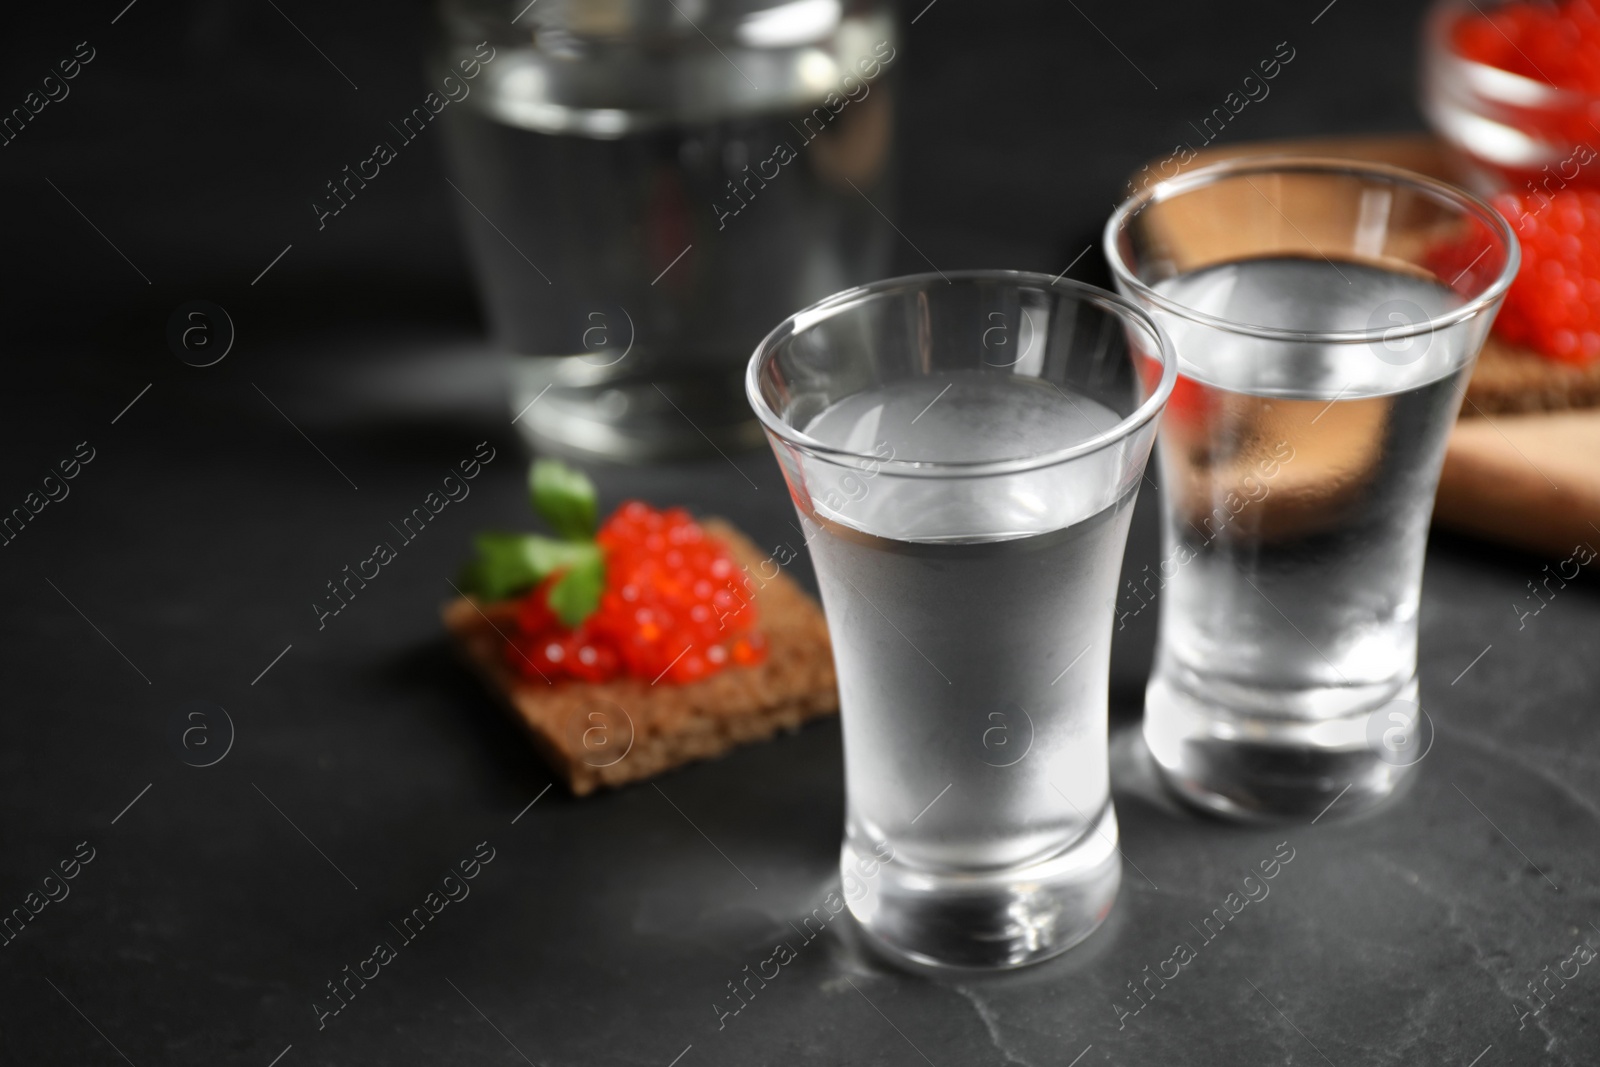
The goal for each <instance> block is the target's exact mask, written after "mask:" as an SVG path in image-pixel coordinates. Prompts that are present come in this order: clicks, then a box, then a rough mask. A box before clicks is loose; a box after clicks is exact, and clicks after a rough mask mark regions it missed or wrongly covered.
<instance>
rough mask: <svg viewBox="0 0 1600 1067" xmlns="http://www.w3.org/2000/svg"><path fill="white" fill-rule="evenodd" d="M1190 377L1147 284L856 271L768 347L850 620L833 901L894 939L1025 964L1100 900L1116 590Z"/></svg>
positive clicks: (826, 566) (769, 397) (763, 404)
mask: <svg viewBox="0 0 1600 1067" xmlns="http://www.w3.org/2000/svg"><path fill="white" fill-rule="evenodd" d="M1174 376H1175V372H1174V364H1173V359H1172V356H1171V353H1170V350H1169V349H1168V347H1167V345H1166V342H1165V341H1164V339H1163V337H1162V334H1161V331H1160V330H1159V329H1158V328H1157V327H1156V326H1155V324H1154V322H1153V321H1152V319H1151V318H1150V317H1149V316H1148V315H1147V314H1146V313H1145V312H1143V311H1141V310H1140V309H1139V308H1138V307H1137V306H1135V305H1134V304H1133V303H1132V302H1130V301H1128V300H1125V299H1123V298H1121V297H1118V296H1116V295H1114V294H1112V293H1107V292H1103V291H1101V290H1098V289H1094V288H1091V287H1089V286H1084V285H1079V284H1076V283H1074V282H1069V281H1057V280H1052V279H1051V278H1049V277H1047V276H1045V275H1037V274H1024V273H1017V272H1011V271H974V272H965V273H954V272H952V273H950V274H948V275H945V274H924V275H917V276H914V277H907V278H894V279H890V280H887V281H881V282H877V283H875V284H872V285H868V286H865V287H863V288H859V289H851V290H848V291H846V292H843V293H839V294H838V295H836V296H833V297H830V298H829V299H827V300H824V301H823V302H821V303H819V304H816V305H814V306H812V307H810V308H807V309H806V310H804V311H801V312H799V313H798V314H796V315H794V316H793V317H791V318H789V319H788V320H787V321H785V322H784V323H782V324H781V325H780V326H778V327H777V329H775V330H773V332H772V333H771V334H769V335H768V336H767V338H766V339H765V340H764V341H762V343H761V345H760V346H759V347H758V348H757V349H756V352H755V355H754V357H753V358H752V360H751V362H750V370H749V375H748V378H747V380H746V386H747V391H748V393H749V398H750V403H751V406H752V407H753V408H754V409H755V412H756V415H757V416H758V417H759V418H760V420H761V422H762V425H763V426H764V428H765V430H766V433H767V437H768V439H769V441H770V443H771V445H772V448H773V451H774V452H775V453H776V454H777V457H778V460H779V463H780V465H781V466H782V468H783V473H784V477H785V479H786V480H787V482H788V486H789V492H790V495H791V497H792V498H793V500H794V504H795V508H796V510H797V511H798V512H799V519H800V524H801V526H802V527H803V531H804V536H805V539H806V542H807V544H808V545H809V548H810V552H811V559H812V562H813V564H814V565H815V567H816V573H817V581H818V585H819V586H820V587H821V591H822V601H823V606H824V610H825V611H826V613H827V617H828V624H829V629H830V630H831V632H832V635H833V654H834V661H835V665H836V666H837V669H838V677H839V696H840V703H841V712H842V720H843V728H844V754H845V786H846V794H847V805H846V806H847V812H848V814H847V819H846V826H845V836H844V844H843V847H842V849H841V855H840V873H841V882H842V885H841V895H842V898H843V901H844V903H846V904H848V906H849V908H850V911H851V912H852V914H854V916H855V918H856V919H857V921H858V922H859V923H860V925H861V927H862V928H863V929H864V930H865V931H866V932H867V934H868V935H870V937H871V938H872V939H873V941H874V942H875V943H876V944H878V945H879V946H880V947H883V948H886V949H887V950H889V953H890V954H891V955H894V956H897V957H899V958H901V959H906V960H911V961H914V962H916V963H920V964H933V965H947V966H959V967H990V968H992V967H1012V966H1018V965H1021V964H1025V963H1032V962H1034V961H1037V960H1042V959H1045V958H1047V957H1049V956H1053V955H1055V954H1057V953H1059V952H1062V951H1065V950H1066V949H1068V948H1070V947H1071V946H1072V945H1074V944H1076V943H1077V942H1078V941H1080V940H1082V939H1083V938H1084V937H1087V936H1088V935H1089V933H1090V932H1092V931H1093V930H1094V928H1095V927H1096V926H1097V925H1099V923H1100V922H1101V920H1102V919H1104V917H1105V915H1106V913H1107V911H1108V910H1109V909H1110V907H1111V904H1112V901H1113V899H1114V898H1115V896H1116V891H1117V886H1118V884H1119V882H1120V880H1121V858H1120V855H1119V853H1118V849H1117V820H1116V813H1115V812H1114V810H1113V808H1112V803H1111V794H1110V788H1109V782H1108V770H1107V753H1106V691H1107V673H1108V669H1109V659H1108V654H1109V650H1110V641H1111V621H1112V616H1111V609H1110V607H1109V605H1108V602H1109V600H1110V598H1111V595H1112V593H1113V592H1114V587H1115V585H1116V582H1117V575H1118V569H1119V567H1120V566H1121V560H1122V552H1123V546H1124V543H1125V541H1126V537H1127V529H1128V520H1129V516H1130V514H1131V513H1132V510H1133V503H1134V498H1135V497H1136V495H1137V493H1138V489H1139V485H1140V482H1141V480H1142V476H1143V472H1144V467H1145V462H1146V460H1147V458H1148V456H1149V451H1150V448H1151V443H1152V441H1153V439H1154V437H1155V432H1156V422H1157V416H1158V414H1159V413H1160V411H1161V407H1162V405H1163V404H1164V403H1165V402H1166V399H1167V395H1168V393H1170V392H1171V389H1172V383H1173V381H1174Z"/></svg>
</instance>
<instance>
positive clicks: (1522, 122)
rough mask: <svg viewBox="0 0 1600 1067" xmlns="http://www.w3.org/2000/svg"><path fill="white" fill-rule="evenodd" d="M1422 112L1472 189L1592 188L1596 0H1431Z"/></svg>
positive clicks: (1598, 38) (1598, 148)
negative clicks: (1462, 166) (1456, 157)
mask: <svg viewBox="0 0 1600 1067" xmlns="http://www.w3.org/2000/svg"><path fill="white" fill-rule="evenodd" d="M1422 51H1423V55H1422V85H1421V91H1422V110H1423V113H1424V114H1425V115H1426V116H1427V118H1428V121H1429V123H1430V124H1431V125H1432V126H1433V128H1434V130H1435V131H1436V132H1437V133H1438V134H1439V136H1440V137H1442V138H1443V139H1444V140H1445V142H1446V143H1448V144H1449V145H1450V146H1451V147H1452V148H1453V149H1455V150H1456V151H1457V152H1458V153H1459V154H1460V155H1462V156H1463V157H1464V158H1465V161H1466V163H1467V164H1468V170H1469V177H1470V179H1471V180H1472V182H1473V183H1474V184H1476V185H1477V186H1478V187H1479V191H1480V192H1485V193H1493V192H1505V191H1515V192H1519V193H1538V192H1543V193H1549V192H1553V191H1555V190H1557V189H1563V188H1567V187H1568V186H1573V185H1577V186H1592V187H1597V188H1600V163H1596V162H1595V161H1596V160H1600V0H1509V2H1507V3H1500V4H1492V3H1482V2H1479V0H1441V2H1439V3H1437V4H1435V5H1434V7H1433V8H1432V9H1431V10H1430V12H1429V14H1428V18H1427V22H1426V23H1425V26H1424V31H1423V50H1422Z"/></svg>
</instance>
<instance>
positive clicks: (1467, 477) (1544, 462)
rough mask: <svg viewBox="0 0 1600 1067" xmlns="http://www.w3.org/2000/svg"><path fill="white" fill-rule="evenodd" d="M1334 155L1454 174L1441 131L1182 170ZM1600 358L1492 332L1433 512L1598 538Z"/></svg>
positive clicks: (1561, 543)
mask: <svg viewBox="0 0 1600 1067" xmlns="http://www.w3.org/2000/svg"><path fill="white" fill-rule="evenodd" d="M1285 153H1290V154H1297V155H1317V156H1334V157H1338V158H1345V159H1361V160H1372V161H1377V162H1383V163H1392V164H1394V165H1396V166H1400V167H1405V168H1407V169H1408V170H1415V171H1420V172H1422V173H1424V174H1431V175H1433V176H1435V177H1439V178H1443V179H1445V180H1447V181H1451V180H1455V178H1456V167H1455V164H1454V162H1453V160H1452V159H1451V157H1450V155H1449V153H1448V152H1447V151H1446V150H1445V148H1444V147H1443V146H1442V145H1441V144H1440V143H1439V142H1438V141H1436V140H1435V139H1434V138H1432V137H1429V136H1426V135H1419V134H1407V135H1403V136H1385V137H1358V138H1348V137H1340V138H1313V139H1307V140H1296V141H1271V142H1260V143H1256V144H1249V145H1240V146H1235V147H1228V148H1216V149H1211V150H1209V151H1206V152H1201V153H1200V154H1199V155H1198V156H1196V158H1195V159H1194V160H1192V161H1191V162H1190V163H1189V164H1188V166H1186V167H1184V168H1183V169H1184V170H1191V169H1193V168H1195V167H1200V166H1204V165H1206V164H1208V163H1215V162H1218V161H1219V160H1223V159H1230V158H1239V157H1245V156H1264V155H1277V154H1285ZM1597 405H1600V362H1597V363H1595V364H1594V365H1592V366H1590V367H1587V368H1573V367H1567V366H1564V365H1561V364H1557V363H1553V362H1551V361H1549V360H1546V359H1542V358H1540V357H1539V356H1537V355H1535V354H1533V353H1531V352H1528V351H1527V350H1525V349H1519V348H1516V347H1513V346H1510V345H1506V344H1504V343H1503V342H1501V341H1500V340H1499V339H1498V338H1494V337H1491V338H1490V340H1489V342H1488V343H1487V344H1486V345H1485V346H1484V350H1483V354H1482V355H1481V356H1480V357H1479V360H1478V366H1477V368H1476V369H1475V370H1474V372H1473V376H1472V381H1471V383H1470V384H1469V386H1468V388H1467V393H1466V399H1465V402H1464V406H1463V408H1462V417H1461V420H1460V422H1459V423H1458V425H1457V427H1456V430H1455V432H1454V434H1453V435H1452V436H1451V438H1450V448H1449V451H1448V453H1447V455H1446V457H1445V464H1444V472H1443V474H1442V476H1441V477H1440V480H1439V495H1438V500H1437V503H1436V505H1435V508H1434V521H1435V522H1437V523H1438V524H1439V525H1440V526H1442V527H1446V528H1449V529H1453V530H1459V531H1463V532H1466V533H1470V534H1474V535H1477V536H1480V537H1486V538H1490V539H1492V540H1495V541H1500V542H1503V543H1505V544H1509V545H1515V546H1517V547H1519V548H1525V549H1529V550H1532V551H1535V552H1539V553H1544V554H1550V555H1559V556H1561V557H1566V556H1568V555H1570V554H1571V553H1572V552H1573V549H1574V548H1575V547H1576V546H1577V545H1579V544H1580V543H1583V544H1591V545H1596V546H1600V406H1597Z"/></svg>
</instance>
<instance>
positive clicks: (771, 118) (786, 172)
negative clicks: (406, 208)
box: [433, 0, 900, 461]
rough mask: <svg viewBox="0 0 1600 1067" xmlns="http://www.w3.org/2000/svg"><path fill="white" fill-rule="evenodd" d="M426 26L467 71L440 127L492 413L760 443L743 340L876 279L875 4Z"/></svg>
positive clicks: (801, 3)
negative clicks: (477, 306) (485, 357)
mask: <svg viewBox="0 0 1600 1067" xmlns="http://www.w3.org/2000/svg"><path fill="white" fill-rule="evenodd" d="M439 27H440V29H439V34H438V39H437V47H436V49H435V53H434V56H433V61H434V65H435V71H434V75H435V80H437V79H438V78H441V77H443V76H444V75H446V74H459V71H460V70H461V69H474V70H477V76H476V78H475V79H474V81H473V84H472V89H471V92H470V94H469V95H468V96H467V97H466V98H465V99H463V100H462V101H461V103H462V105H463V106H459V107H452V108H449V109H448V114H447V115H445V116H444V117H445V119H446V135H447V137H448V145H449V155H450V157H451V158H450V164H451V170H452V178H453V180H454V183H455V185H456V186H457V187H458V192H459V193H460V194H461V196H460V197H459V198H458V199H459V201H460V203H459V204H458V207H459V208H460V213H461V218H462V220H463V225H464V227H465V229H466V233H467V238H468V242H469V246H470V250H471V255H472V259H473V261H474V264H475V266H476V270H477V274H478V284H479V288H480V292H481V294H482V298H483V302H484V305H485V309H486V311H487V314H488V318H489V322H490V326H491V329H492V331H493V334H494V337H495V341H496V343H498V344H499V345H501V346H502V347H504V348H506V349H508V350H509V351H510V352H512V353H513V357H514V358H513V362H512V365H513V372H512V382H511V411H512V413H513V414H514V415H515V416H516V423H515V424H516V425H517V426H518V427H519V428H521V430H522V432H523V434H524V435H525V436H526V437H528V438H529V439H530V440H531V441H532V442H533V443H534V444H535V445H536V446H538V447H540V448H544V449H555V450H559V451H564V452H569V453H578V454H587V455H590V456H604V457H609V458H614V459H623V460H634V461H639V460H653V459H665V458H669V457H674V456H685V455H692V454H696V453H700V452H708V451H710V448H709V445H712V444H714V445H715V446H716V447H717V448H721V449H733V448H742V447H747V446H755V445H759V444H760V442H761V432H760V429H759V427H758V426H757V424H756V423H755V422H754V420H753V418H752V416H751V413H750V409H749V405H748V404H747V403H746V402H745V399H744V390H743V385H742V377H743V372H744V367H745V364H746V363H747V362H748V359H749V355H750V352H751V351H752V350H753V349H754V348H755V345H756V343H757V342H758V341H760V340H761V338H762V337H763V336H764V335H765V334H766V332H767V331H768V330H769V329H770V328H771V327H773V326H774V325H776V324H777V323H778V322H780V321H781V320H782V319H784V318H785V317H786V316H787V315H789V314H790V313H792V312H793V311H794V310H795V309H796V308H799V307H804V306H805V305H807V304H810V303H813V302H815V301H817V300H820V299H821V298H822V297H824V296H826V295H828V294H829V293H832V292H837V291H838V290H840V289H844V288H849V287H851V286H854V285H859V284H861V283H863V282H867V281H870V280H873V279H874V278H878V277H881V276H883V275H884V274H885V273H887V270H888V264H889V257H890V251H891V247H892V245H891V239H892V237H893V231H892V229H891V227H890V225H889V222H888V219H887V218H886V217H885V215H884V214H883V212H892V210H893V208H892V204H891V196H892V189H891V180H890V178H891V148H892V132H893V121H892V119H893V102H892V97H891V93H890V89H891V86H890V84H889V82H890V81H891V78H890V75H891V74H892V72H893V71H894V70H895V69H896V68H897V67H898V65H899V63H900V59H899V52H898V46H899V41H898V36H897V32H896V28H895V24H894V20H893V18H892V13H891V10H890V5H889V4H888V3H886V2H878V0H789V2H774V0H533V2H529V0H509V2H507V0H440V2H439ZM485 42H486V43H487V47H483V45H484V43H485ZM463 62H465V63H468V64H469V65H470V64H473V63H477V64H481V69H477V68H476V67H471V66H469V68H460V66H459V65H460V64H461V63H463Z"/></svg>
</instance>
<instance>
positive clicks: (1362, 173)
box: [1101, 153, 1522, 344]
mask: <svg viewBox="0 0 1600 1067" xmlns="http://www.w3.org/2000/svg"><path fill="white" fill-rule="evenodd" d="M1267 173H1277V174H1295V173H1302V174H1347V175H1351V176H1354V177H1367V178H1375V179H1379V180H1382V181H1385V182H1388V183H1389V184H1391V185H1404V186H1410V187H1412V188H1413V189H1417V190H1419V191H1420V192H1422V193H1424V194H1425V195H1427V196H1429V197H1430V198H1432V199H1433V200H1435V201H1442V202H1445V203H1449V204H1451V205H1453V206H1455V207H1456V208H1458V209H1459V210H1461V211H1462V213H1464V214H1467V215H1471V216H1473V217H1476V218H1477V219H1478V220H1479V221H1480V222H1482V223H1483V224H1484V225H1485V226H1486V227H1487V228H1488V229H1489V231H1490V232H1491V233H1492V234H1494V235H1495V236H1496V237H1497V238H1499V240H1500V243H1501V244H1502V245H1504V246H1505V249H1506V262H1505V265H1504V266H1503V267H1502V268H1501V269H1500V273H1499V274H1497V275H1496V276H1495V278H1494V280H1493V281H1492V282H1490V283H1489V284H1488V285H1487V286H1485V287H1484V289H1483V291H1482V292H1480V293H1479V294H1478V295H1477V296H1475V297H1473V298H1472V299H1471V300H1468V301H1466V302H1465V303H1463V304H1462V305H1461V306H1460V307H1457V308H1452V309H1450V310H1449V311H1446V312H1444V313H1442V314H1439V315H1435V316H1432V317H1431V318H1428V319H1425V320H1424V321H1422V322H1415V323H1409V324H1407V325H1405V326H1379V327H1373V328H1371V329H1366V330H1292V329H1288V328H1286V327H1281V326H1261V325H1257V324H1255V323H1248V322H1240V321H1238V320H1235V319H1226V318H1222V317H1219V316H1216V315H1209V314H1207V313H1206V312H1203V311H1199V310H1197V309H1195V308H1191V307H1189V306H1188V305H1186V304H1180V303H1178V302H1177V301H1175V300H1173V299H1171V298H1170V297H1168V296H1165V295H1163V294H1161V293H1159V292H1157V291H1156V290H1155V289H1154V288H1152V287H1151V286H1150V285H1148V284H1146V283H1145V282H1144V281H1143V280H1141V279H1140V278H1138V277H1137V276H1136V275H1135V274H1134V273H1133V271H1132V270H1130V269H1129V267H1128V265H1127V263H1125V262H1124V261H1123V258H1122V255H1121V253H1120V251H1119V250H1118V248H1117V243H1118V242H1117V238H1118V236H1119V235H1120V234H1121V233H1122V232H1123V231H1124V230H1125V229H1126V228H1127V224H1128V221H1129V220H1130V219H1131V218H1132V217H1133V216H1134V215H1135V214H1137V213H1138V212H1140V211H1143V210H1144V209H1145V208H1147V207H1149V206H1150V205H1152V204H1158V203H1161V202H1162V201H1165V200H1170V199H1172V198H1174V197H1177V196H1180V195H1182V194H1184V193H1187V192H1192V191H1193V190H1195V189H1198V188H1202V187H1204V186H1207V185H1214V184H1216V183H1217V182H1219V181H1222V180H1224V179H1227V178H1233V177H1239V176H1241V175H1250V174H1267ZM1101 250H1102V251H1103V252H1104V254H1105V257H1106V262H1107V263H1108V264H1109V265H1110V267H1111V273H1112V275H1113V276H1114V277H1115V278H1116V280H1117V282H1118V283H1119V284H1121V285H1123V286H1126V287H1127V288H1128V290H1129V291H1131V292H1134V293H1137V294H1138V295H1139V297H1140V299H1142V300H1147V301H1149V302H1150V303H1151V304H1153V305H1155V306H1156V307H1159V308H1161V309H1162V310H1163V311H1167V312H1170V313H1171V314H1173V315H1176V316H1178V317H1179V318H1183V319H1189V320H1190V321H1193V322H1199V323H1203V324H1205V325H1207V326H1211V327H1213V328H1215V329H1219V330H1224V331H1226V332H1228V333H1235V334H1243V335H1245V336H1248V337H1261V338H1266V339H1269V340H1274V341H1296V342H1302V343H1309V344H1374V343H1380V344H1381V343H1383V342H1385V341H1393V340H1395V339H1398V338H1403V337H1416V336H1418V335H1420V334H1427V333H1433V332H1435V331H1437V330H1440V329H1443V328H1444V327H1446V326H1453V325H1455V324H1456V323H1458V322H1464V321H1466V320H1467V319H1470V318H1472V317H1473V316H1475V315H1477V314H1478V313H1479V312H1481V311H1482V310H1483V309H1484V308H1486V307H1488V306H1489V305H1490V304H1493V303H1494V302H1495V301H1497V300H1499V299H1500V298H1501V297H1502V296H1503V295H1505V291H1506V290H1507V289H1508V288H1510V286H1511V282H1512V281H1513V280H1514V279H1515V278H1516V276H1517V268H1518V267H1519V266H1520V265H1521V262H1522V250H1521V247H1520V246H1519V245H1518V243H1517V237H1516V234H1515V233H1514V232H1513V231H1512V229H1511V224H1510V223H1509V222H1507V221H1506V219H1505V216H1503V215H1501V214H1500V212H1498V211H1496V210H1495V209H1494V208H1493V207H1492V206H1491V205H1490V204H1489V203H1488V202H1487V201H1485V200H1483V199H1482V198H1480V197H1477V196H1474V195H1473V194H1472V193H1469V192H1467V191H1466V190H1465V189H1460V188H1457V187H1456V186H1454V185H1451V184H1450V183H1449V182H1445V181H1440V180H1439V179H1437V178H1430V177H1428V176H1427V175H1425V174H1418V173H1417V172H1415V171H1411V170H1407V169H1405V168H1404V167H1396V166H1393V165H1391V164H1388V163H1377V162H1368V161H1366V160H1359V159H1340V158H1338V157H1335V156H1317V155H1298V154H1294V153H1285V154H1273V155H1264V156H1245V157H1242V158H1238V159H1227V160H1223V161H1221V162H1218V163H1211V164H1208V165H1206V166H1204V167H1197V168H1195V169H1194V170H1191V171H1188V172H1187V173H1184V174H1179V175H1177V176H1175V177H1172V178H1167V179H1165V180H1163V181H1160V182H1156V183H1155V184H1153V185H1151V186H1149V187H1147V188H1145V189H1141V190H1140V191H1139V192H1137V193H1135V194H1134V195H1132V196H1130V197H1128V198H1127V199H1126V200H1124V201H1123V202H1122V203H1121V204H1119V205H1117V209H1116V210H1115V211H1113V212H1112V213H1111V217H1110V218H1109V219H1107V220H1106V225H1105V230H1104V231H1103V233H1102V237H1101ZM1323 258H1325V259H1326V258H1327V257H1325V256H1324V257H1323ZM1469 269H1470V267H1469Z"/></svg>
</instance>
